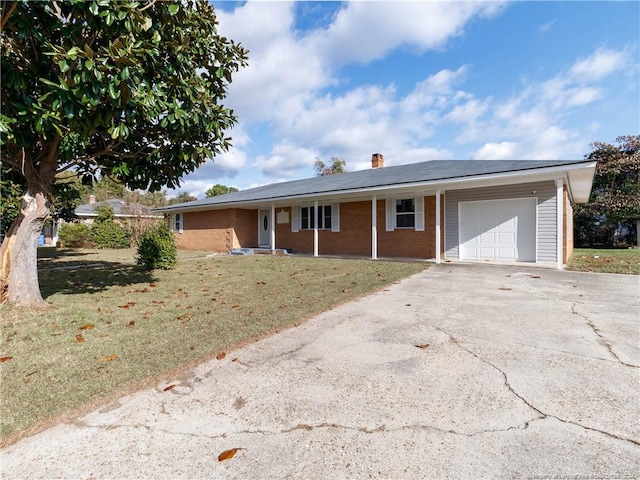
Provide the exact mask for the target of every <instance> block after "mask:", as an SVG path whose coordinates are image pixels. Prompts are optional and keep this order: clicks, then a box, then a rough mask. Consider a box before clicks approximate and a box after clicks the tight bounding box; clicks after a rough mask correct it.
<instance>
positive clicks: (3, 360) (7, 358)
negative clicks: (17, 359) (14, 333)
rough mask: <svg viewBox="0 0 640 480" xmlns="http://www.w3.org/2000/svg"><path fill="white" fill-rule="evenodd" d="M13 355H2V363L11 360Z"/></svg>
mask: <svg viewBox="0 0 640 480" xmlns="http://www.w3.org/2000/svg"><path fill="white" fill-rule="evenodd" d="M12 358H13V357H0V363H4V362H6V361H7V360H11V359H12Z"/></svg>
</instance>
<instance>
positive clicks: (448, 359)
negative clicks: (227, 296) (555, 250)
mask: <svg viewBox="0 0 640 480" xmlns="http://www.w3.org/2000/svg"><path fill="white" fill-rule="evenodd" d="M639 297H640V278H639V277H637V276H622V275H596V274H581V273H572V272H561V271H555V270H546V269H537V268H529V269H527V268H526V267H506V266H505V267H497V266H490V265H453V264H441V265H434V266H431V268H430V269H429V270H428V271H426V272H424V273H422V274H419V275H417V276H415V277H412V278H410V279H407V280H405V281H403V282H400V283H399V284H395V285H393V286H391V287H390V288H388V289H385V290H384V291H381V292H379V293H377V294H374V295H371V296H369V297H367V298H364V299H362V300H360V301H356V302H352V303H349V304H345V305H343V306H341V307H339V308H337V309H335V310H332V311H330V312H326V313H324V314H322V315H320V316H318V317H316V318H314V319H312V320H311V321H309V322H308V323H306V324H304V325H302V326H300V327H298V328H294V329H291V330H287V331H285V332H282V333H280V334H278V335H275V336H273V337H271V338H268V339H266V340H264V341H261V342H259V343H256V344H253V345H250V346H248V347H245V348H242V349H239V350H236V351H233V352H227V356H226V358H224V359H223V360H213V361H211V362H208V363H206V364H202V365H200V366H199V367H198V368H196V369H194V370H193V371H190V372H188V373H187V374H186V375H185V376H184V377H183V378H167V379H166V381H165V382H162V383H160V384H158V385H157V386H156V388H154V389H150V390H146V391H140V392H138V393H135V394H133V395H131V396H129V397H126V398H122V399H121V400H120V401H118V402H117V403H114V404H112V405H108V406H105V407H104V408H101V409H99V410H97V411H94V412H92V413H90V414H88V415H86V416H83V417H81V418H77V419H75V421H73V422H72V423H67V424H60V425H58V426H56V427H54V428H51V429H50V430H47V431H44V432H42V433H40V434H38V435H35V436H33V437H31V438H26V439H24V440H22V441H20V442H18V443H17V444H15V445H12V446H10V447H7V448H5V449H4V450H2V451H1V452H0V465H1V471H2V478H3V479H12V478H30V479H32V478H62V477H64V478H149V479H151V478H153V479H164V478H166V479H176V478H178V479H180V478H224V479H229V478H237V479H256V478H270V479H271V478H309V479H323V478H326V479H342V478H393V479H410V478H430V479H434V478H482V477H486V478H622V479H627V478H628V479H632V478H639V477H640V420H639V419H640V382H639V380H640V367H639V366H640V346H639V345H640V333H639V331H640V304H639ZM421 347H422V348H421ZM172 385H173V387H172V388H167V387H170V386H172ZM234 448H239V449H240V450H237V452H236V453H235V456H234V457H233V458H230V459H228V460H225V461H218V455H219V454H220V453H222V452H223V451H227V450H230V449H234Z"/></svg>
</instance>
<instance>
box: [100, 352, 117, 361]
mask: <svg viewBox="0 0 640 480" xmlns="http://www.w3.org/2000/svg"><path fill="white" fill-rule="evenodd" d="M116 358H118V355H115V354H114V355H109V356H108V357H104V358H103V359H102V360H100V361H101V362H112V361H113V360H115V359H116Z"/></svg>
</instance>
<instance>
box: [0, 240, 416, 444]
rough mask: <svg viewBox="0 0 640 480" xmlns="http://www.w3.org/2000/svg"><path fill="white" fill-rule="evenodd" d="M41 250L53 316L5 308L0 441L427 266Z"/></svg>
mask: <svg viewBox="0 0 640 480" xmlns="http://www.w3.org/2000/svg"><path fill="white" fill-rule="evenodd" d="M39 252H40V253H39V255H40V256H41V258H40V259H39V267H40V285H41V290H42V294H43V297H44V298H45V300H46V301H47V302H48V303H49V304H50V306H49V308H46V309H44V310H28V309H23V308H17V307H13V306H10V305H6V304H5V305H3V306H0V315H1V316H2V319H3V320H2V322H1V323H0V333H1V336H0V357H2V358H4V359H5V360H4V361H3V362H2V363H0V382H1V383H0V385H1V386H0V398H1V400H2V410H1V412H2V413H1V422H0V436H1V438H0V444H7V443H12V442H13V441H15V440H16V439H18V438H20V437H21V436H23V435H25V434H30V433H33V432H35V431H37V430H39V429H41V428H44V427H45V426H47V425H48V424H49V423H51V422H53V421H55V419H56V418H62V417H61V416H62V415H64V414H65V413H68V412H73V411H76V412H77V411H78V410H81V409H83V408H84V409H86V408H88V407H89V406H90V405H98V404H100V402H105V401H107V400H109V399H114V398H117V396H118V395H122V394H126V393H128V392H130V391H133V390H135V389H138V388H142V387H144V386H147V385H151V384H152V383H151V382H157V381H160V379H162V378H163V375H169V374H170V372H171V371H175V370H179V369H184V368H187V367H189V366H191V365H195V364H197V363H198V362H201V361H204V360H207V359H210V358H213V357H215V356H216V354H218V353H220V352H223V351H229V350H230V349H232V348H234V347H237V346H240V345H243V344H246V343H248V342H252V341H255V340H257V339H260V338H263V337H265V336H267V335H269V334H272V333H273V332H276V331H278V330H279V329H283V328H288V327H292V326H296V325H299V324H300V323H301V322H302V321H304V320H305V319H308V318H309V317H311V316H313V315H314V314H317V313H319V312H322V311H325V310H327V309H330V308H331V307H334V306H336V305H337V304H340V303H343V302H345V301H348V300H352V299H355V298H357V297H360V296H362V295H365V294H367V293H370V292H373V291H376V290H379V289H381V288H383V287H384V286H386V285H389V284H391V283H392V282H394V281H397V280H398V279H400V278H403V277H406V276H409V275H412V274H415V273H417V272H419V271H421V270H424V269H425V268H426V266H425V265H424V264H420V263H401V262H383V261H377V262H372V261H369V260H344V259H328V258H316V259H314V258H308V257H295V256H284V257H278V256H269V255H259V256H221V257H212V258H206V257H205V255H204V253H203V252H195V253H194V252H186V253H185V252H181V255H182V257H181V258H180V259H179V262H178V265H177V267H176V268H175V269H174V270H171V271H153V272H147V271H145V270H143V269H142V268H140V267H138V266H136V265H135V262H134V252H133V251H131V250H112V251H109V250H106V251H105V250H59V249H52V248H41V249H39ZM7 357H10V358H7Z"/></svg>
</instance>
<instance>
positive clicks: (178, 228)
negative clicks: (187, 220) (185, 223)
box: [171, 213, 183, 233]
mask: <svg viewBox="0 0 640 480" xmlns="http://www.w3.org/2000/svg"><path fill="white" fill-rule="evenodd" d="M171 230H172V231H174V232H177V233H182V231H183V230H182V213H174V214H173V215H171Z"/></svg>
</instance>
